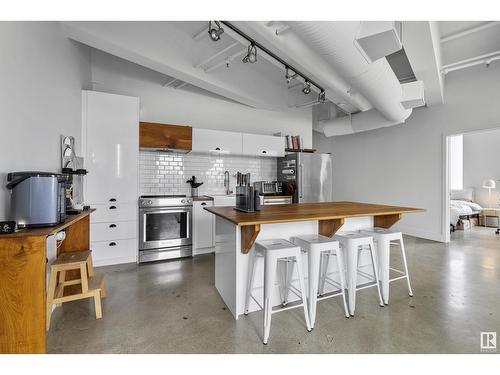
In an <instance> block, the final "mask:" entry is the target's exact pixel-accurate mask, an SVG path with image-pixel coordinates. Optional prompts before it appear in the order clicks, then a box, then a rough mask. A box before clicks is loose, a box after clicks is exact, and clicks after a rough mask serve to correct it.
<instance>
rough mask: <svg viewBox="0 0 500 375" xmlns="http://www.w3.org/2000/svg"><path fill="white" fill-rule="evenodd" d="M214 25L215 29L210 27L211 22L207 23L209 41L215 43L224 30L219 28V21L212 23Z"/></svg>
mask: <svg viewBox="0 0 500 375" xmlns="http://www.w3.org/2000/svg"><path fill="white" fill-rule="evenodd" d="M214 23H215V27H212V21H208V35H210V39H212V40H213V41H214V42H217V41H218V40H219V39H220V36H221V35H222V33H223V32H224V29H223V28H222V27H221V26H220V23H219V21H214Z"/></svg>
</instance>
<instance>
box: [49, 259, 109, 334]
mask: <svg viewBox="0 0 500 375" xmlns="http://www.w3.org/2000/svg"><path fill="white" fill-rule="evenodd" d="M74 270H79V271H80V277H79V278H76V279H71V280H66V272H67V271H74ZM58 274H59V275H58ZM58 276H59V278H58ZM70 285H80V286H81V290H80V288H78V290H77V291H76V293H72V294H68V295H64V288H65V287H67V286H70ZM91 297H93V298H94V305H95V318H96V319H101V318H102V311H101V297H102V298H105V297H106V287H105V286H104V277H103V275H102V274H101V273H94V268H93V265H92V255H91V251H74V252H66V253H62V254H61V255H59V256H58V257H57V259H56V260H55V261H54V262H52V264H51V265H50V280H49V287H48V290H47V331H48V330H49V328H50V318H51V315H52V305H54V304H55V305H57V306H61V305H62V304H63V303H64V302H69V301H75V300H79V299H83V298H91Z"/></svg>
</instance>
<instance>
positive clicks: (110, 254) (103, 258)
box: [91, 238, 137, 266]
mask: <svg viewBox="0 0 500 375" xmlns="http://www.w3.org/2000/svg"><path fill="white" fill-rule="evenodd" d="M91 247H92V261H93V262H94V265H95V266H107V265H110V264H120V263H133V262H136V261H137V238H130V239H124V240H117V239H113V240H108V241H96V242H91Z"/></svg>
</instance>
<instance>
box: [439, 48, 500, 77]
mask: <svg viewBox="0 0 500 375" xmlns="http://www.w3.org/2000/svg"><path fill="white" fill-rule="evenodd" d="M498 59H500V51H495V52H490V53H486V54H484V55H480V56H475V57H471V58H469V59H465V60H460V61H456V62H454V63H451V64H447V65H443V66H442V67H441V72H442V73H443V74H448V73H450V72H453V71H455V70H460V69H464V68H468V67H471V66H475V65H481V64H485V65H486V66H489V65H490V64H491V62H493V61H496V60H498Z"/></svg>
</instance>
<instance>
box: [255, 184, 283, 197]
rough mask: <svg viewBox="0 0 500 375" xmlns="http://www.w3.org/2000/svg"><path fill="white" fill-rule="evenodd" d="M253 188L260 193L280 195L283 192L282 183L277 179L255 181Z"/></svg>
mask: <svg viewBox="0 0 500 375" xmlns="http://www.w3.org/2000/svg"><path fill="white" fill-rule="evenodd" d="M253 188H254V189H255V190H256V191H258V192H259V194H260V195H281V193H282V192H283V190H282V184H281V182H279V181H255V182H254V183H253Z"/></svg>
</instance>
